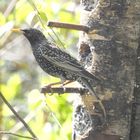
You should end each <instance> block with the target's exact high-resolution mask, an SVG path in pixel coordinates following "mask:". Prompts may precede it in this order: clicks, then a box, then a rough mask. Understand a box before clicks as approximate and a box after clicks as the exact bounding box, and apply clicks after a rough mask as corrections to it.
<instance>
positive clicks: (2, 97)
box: [0, 92, 38, 139]
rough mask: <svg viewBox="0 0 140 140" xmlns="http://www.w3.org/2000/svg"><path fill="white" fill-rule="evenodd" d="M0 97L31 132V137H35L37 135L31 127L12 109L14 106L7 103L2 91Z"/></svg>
mask: <svg viewBox="0 0 140 140" xmlns="http://www.w3.org/2000/svg"><path fill="white" fill-rule="evenodd" d="M0 97H1V99H2V100H3V102H4V103H5V104H6V105H7V106H8V107H9V109H10V110H11V111H12V112H13V114H14V115H15V116H16V117H17V118H18V119H19V120H20V121H21V122H22V123H23V125H24V126H25V128H26V129H27V130H28V132H29V133H30V134H31V136H32V137H33V138H36V139H38V138H37V136H36V135H35V134H34V132H33V131H32V130H31V128H30V127H29V126H28V124H27V123H26V122H25V121H24V120H23V119H22V118H21V117H20V116H19V115H18V113H17V112H16V111H15V110H14V108H13V107H12V106H11V105H10V104H9V103H8V101H7V100H6V98H5V97H4V96H3V95H2V93H1V92H0Z"/></svg>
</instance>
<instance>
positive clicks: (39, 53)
mask: <svg viewBox="0 0 140 140" xmlns="http://www.w3.org/2000/svg"><path fill="white" fill-rule="evenodd" d="M13 31H16V32H17V31H18V32H22V33H23V35H24V36H25V37H26V38H27V39H28V41H29V42H30V44H31V49H32V52H33V54H34V57H35V59H36V61H37V63H38V64H39V65H40V67H41V68H42V69H43V70H44V71H45V72H46V73H48V74H50V75H52V76H54V77H58V78H60V79H61V81H66V80H70V81H78V82H79V83H80V84H82V85H83V86H84V87H86V88H87V89H88V90H89V92H90V93H91V94H92V95H93V96H95V98H96V100H97V102H98V103H99V105H100V107H101V109H102V111H103V114H104V116H106V112H105V108H104V106H103V104H102V102H101V101H100V99H99V97H98V96H97V95H96V93H95V92H94V89H93V87H92V85H91V81H95V82H99V81H100V80H99V79H98V78H97V77H95V76H94V75H93V74H91V73H89V72H88V71H86V70H85V69H84V67H83V66H82V65H81V64H80V63H79V62H78V61H77V60H76V59H75V58H73V57H72V56H71V55H69V54H68V53H66V52H64V51H62V50H60V49H59V48H58V47H57V46H56V45H54V44H53V43H51V42H49V41H48V40H47V39H46V37H45V36H44V35H43V33H42V32H41V31H39V30H37V29H34V28H29V29H13Z"/></svg>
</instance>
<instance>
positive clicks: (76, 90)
mask: <svg viewBox="0 0 140 140" xmlns="http://www.w3.org/2000/svg"><path fill="white" fill-rule="evenodd" d="M87 91H88V90H87V89H85V88H72V87H52V88H48V87H43V88H41V93H45V94H46V93H52V94H53V93H58V94H64V93H75V94H77V93H80V94H84V93H85V92H87Z"/></svg>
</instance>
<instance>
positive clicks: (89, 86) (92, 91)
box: [81, 77, 106, 118]
mask: <svg viewBox="0 0 140 140" xmlns="http://www.w3.org/2000/svg"><path fill="white" fill-rule="evenodd" d="M81 82H82V84H83V85H84V86H85V87H86V88H87V89H88V90H89V92H90V93H91V94H92V95H93V96H94V97H95V99H96V100H97V102H98V103H99V105H100V107H101V109H102V111H103V114H104V117H105V118H106V111H105V108H104V105H103V104H102V101H101V100H100V98H99V97H98V95H97V94H96V92H95V91H94V89H93V87H92V85H91V84H90V82H89V81H88V80H87V79H85V78H83V77H82V78H81Z"/></svg>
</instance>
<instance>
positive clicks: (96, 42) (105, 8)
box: [77, 0, 140, 140]
mask: <svg viewBox="0 0 140 140" xmlns="http://www.w3.org/2000/svg"><path fill="white" fill-rule="evenodd" d="M81 6H82V8H83V10H82V11H81V24H83V25H87V26H89V27H90V31H89V33H84V32H81V34H80V39H79V59H80V61H81V63H83V65H85V67H87V69H89V70H90V72H92V73H93V74H95V75H96V76H97V77H99V78H100V79H101V84H99V85H96V89H95V90H96V93H97V94H98V96H99V97H100V99H101V100H102V103H103V104H104V106H105V110H106V112H107V117H106V120H105V121H104V120H103V119H101V118H103V116H100V120H103V121H100V122H101V123H98V122H97V119H95V116H94V115H93V113H92V112H93V102H94V99H93V100H92V99H91V97H90V96H89V97H83V96H82V97H83V101H84V103H85V104H86V107H87V109H88V111H89V113H90V114H91V116H94V117H93V118H92V120H93V119H95V120H94V121H93V122H94V123H93V126H92V128H93V129H92V130H91V131H90V133H89V135H88V137H86V138H83V139H82V138H81V139H82V140H119V139H123V140H129V138H130V135H129V134H130V127H131V125H132V124H131V121H132V120H131V115H132V110H133V109H134V108H133V109H132V104H133V99H134V98H133V97H134V96H133V93H134V87H135V79H136V77H135V76H136V74H135V72H136V71H135V70H136V60H137V50H138V44H139V37H140V0H81ZM94 86H95V85H94ZM137 96H139V95H137ZM137 102H140V100H137ZM94 105H95V108H98V105H96V104H94ZM138 108H140V106H138ZM139 113H140V112H139ZM135 120H136V118H135ZM138 120H140V119H138ZM103 122H104V123H103ZM135 123H136V122H135ZM135 131H138V130H135ZM131 132H132V131H131ZM138 136H139V138H138V139H140V133H139V134H138ZM131 139H132V138H131ZM138 139H135V140H138ZM77 140H78V139H77ZM133 140H134V139H133Z"/></svg>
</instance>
